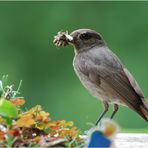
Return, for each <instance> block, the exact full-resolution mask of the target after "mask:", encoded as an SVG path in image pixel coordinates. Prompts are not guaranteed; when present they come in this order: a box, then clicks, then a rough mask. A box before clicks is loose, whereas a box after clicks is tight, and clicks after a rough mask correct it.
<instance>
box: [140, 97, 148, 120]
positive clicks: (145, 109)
mask: <svg viewBox="0 0 148 148" xmlns="http://www.w3.org/2000/svg"><path fill="white" fill-rule="evenodd" d="M138 113H139V114H140V115H141V116H142V117H143V118H144V119H145V120H146V121H147V122H148V102H147V101H146V99H143V98H142V105H140V112H138Z"/></svg>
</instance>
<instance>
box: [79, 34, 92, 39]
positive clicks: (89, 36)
mask: <svg viewBox="0 0 148 148" xmlns="http://www.w3.org/2000/svg"><path fill="white" fill-rule="evenodd" d="M90 38H91V35H90V34H88V33H83V34H81V35H80V39H82V40H88V39H90Z"/></svg>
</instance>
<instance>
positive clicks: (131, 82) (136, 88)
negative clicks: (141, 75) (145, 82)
mask: <svg viewBox="0 0 148 148" xmlns="http://www.w3.org/2000/svg"><path fill="white" fill-rule="evenodd" d="M123 70H124V72H125V74H126V76H127V78H128V80H129V82H130V84H131V85H132V87H133V88H134V90H135V92H136V93H137V94H138V95H139V96H141V98H144V95H143V92H142V90H141V88H140V87H139V85H138V83H137V82H136V80H135V79H134V77H133V76H132V75H131V73H130V72H129V71H128V70H127V69H126V68H124V69H123Z"/></svg>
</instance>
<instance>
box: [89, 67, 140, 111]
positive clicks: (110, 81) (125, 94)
mask: <svg viewBox="0 0 148 148" xmlns="http://www.w3.org/2000/svg"><path fill="white" fill-rule="evenodd" d="M90 73H91V81H92V78H95V79H96V77H99V79H100V80H103V81H104V82H105V83H106V84H107V85H109V86H110V87H111V88H112V89H113V90H114V91H115V92H116V93H118V96H120V97H121V98H119V99H121V100H122V101H123V102H124V103H126V104H127V105H128V106H130V107H132V108H133V109H134V110H138V108H139V105H141V104H142V101H141V96H143V94H142V92H141V91H140V89H138V88H139V86H137V83H136V82H135V81H134V79H133V77H132V78H131V75H130V80H129V74H128V75H127V71H126V73H125V72H124V70H123V69H120V70H118V71H116V70H112V71H111V70H110V68H107V67H100V68H96V69H95V68H92V69H91V72H90ZM92 75H95V76H92ZM132 81H133V82H134V83H133V82H132ZM96 83H97V82H96ZM99 83H101V82H99ZM131 83H132V84H131ZM99 85H101V84H99ZM133 86H134V87H133ZM136 89H138V93H137V91H136Z"/></svg>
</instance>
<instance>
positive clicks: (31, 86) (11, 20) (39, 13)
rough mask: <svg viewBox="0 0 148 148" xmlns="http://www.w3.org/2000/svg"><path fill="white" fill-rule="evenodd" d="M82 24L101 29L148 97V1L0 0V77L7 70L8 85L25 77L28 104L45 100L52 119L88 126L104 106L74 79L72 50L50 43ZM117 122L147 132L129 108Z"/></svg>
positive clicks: (141, 120)
mask: <svg viewBox="0 0 148 148" xmlns="http://www.w3.org/2000/svg"><path fill="white" fill-rule="evenodd" d="M78 28H91V29H94V30H96V31H98V32H100V33H101V34H102V35H103V37H104V38H105V40H106V42H107V43H108V45H109V47H110V48H111V49H112V50H113V51H114V52H115V53H116V54H117V55H118V56H119V57H120V58H121V60H122V61H123V63H124V64H125V65H126V66H127V68H128V69H129V70H130V71H131V73H132V74H133V75H134V76H135V78H136V79H137V81H138V83H139V84H140V86H141V88H142V90H143V92H144V94H145V96H146V97H148V91H147V86H148V66H147V65H148V2H0V75H1V76H2V75H4V74H8V75H9V80H10V84H11V83H14V84H15V85H17V84H18V83H19V81H20V80H21V79H22V80H23V84H22V88H21V92H22V95H23V96H24V97H25V99H26V100H27V108H30V107H32V106H34V105H36V104H41V105H42V106H43V108H44V109H45V110H46V111H49V112H50V113H51V117H52V119H53V120H58V119H59V120H60V119H66V120H72V121H74V122H75V124H76V125H77V126H78V127H79V128H80V129H82V130H86V129H88V128H89V127H90V125H88V123H89V122H92V123H94V122H95V121H96V119H97V117H98V115H99V114H100V113H101V111H102V105H101V104H100V102H98V101H97V100H96V99H95V98H94V97H92V96H91V95H90V94H89V93H88V92H87V91H86V90H85V88H84V87H83V86H82V85H81V83H80V82H79V80H78V78H77V77H76V75H75V73H74V70H73V67H72V61H73V56H74V52H73V48H72V47H70V46H68V47H66V48H63V49H57V48H56V47H55V46H54V45H53V43H52V41H53V36H54V35H55V34H56V33H57V32H58V31H60V30H63V31H65V30H68V31H69V32H71V31H73V30H75V29H78ZM111 112H112V107H111V108H110V111H109V113H108V114H107V115H108V116H109V115H110V114H111ZM115 120H116V121H117V122H118V123H119V124H120V126H121V128H122V129H123V131H129V130H132V131H141V130H142V131H148V128H147V123H146V122H145V121H144V120H143V119H142V118H140V117H139V116H138V115H137V114H136V113H134V112H133V111H131V110H130V109H128V108H125V107H121V108H120V110H119V112H118V114H117V115H116V117H115Z"/></svg>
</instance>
